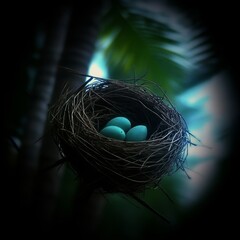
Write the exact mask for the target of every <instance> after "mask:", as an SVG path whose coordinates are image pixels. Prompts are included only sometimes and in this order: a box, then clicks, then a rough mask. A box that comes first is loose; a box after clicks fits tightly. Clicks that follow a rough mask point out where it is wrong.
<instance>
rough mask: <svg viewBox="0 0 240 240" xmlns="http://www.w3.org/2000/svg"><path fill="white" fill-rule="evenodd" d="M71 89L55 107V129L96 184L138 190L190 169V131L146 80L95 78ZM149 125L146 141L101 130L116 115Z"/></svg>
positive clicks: (63, 147)
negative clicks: (129, 139)
mask: <svg viewBox="0 0 240 240" xmlns="http://www.w3.org/2000/svg"><path fill="white" fill-rule="evenodd" d="M95 80H96V82H95V83H93V84H87V82H86V83H85V84H83V85H82V86H81V87H80V88H79V89H78V90H77V91H75V92H72V93H71V92H65V94H63V95H61V97H60V99H59V101H58V102H57V103H56V104H54V106H52V108H51V110H50V116H51V124H52V132H53V136H54V139H55V141H56V143H57V145H58V146H59V148H60V151H61V153H62V155H63V157H64V158H65V159H66V161H68V162H70V164H71V166H72V167H73V169H74V170H75V171H76V172H77V174H78V175H79V176H80V177H82V178H83V179H84V180H85V181H86V182H88V183H89V184H92V185H93V186H94V187H95V188H101V189H103V190H105V191H106V192H123V193H134V192H141V191H143V190H144V189H146V188H149V187H156V186H158V185H159V182H160V181H161V180H162V178H163V177H164V176H166V175H169V174H171V173H172V172H174V171H176V170H178V169H179V168H181V169H184V167H183V164H184V161H185V159H186V156H187V150H188V144H189V143H190V141H189V132H188V128H187V125H186V123H185V121H184V119H183V117H182V116H181V114H179V113H178V112H177V111H176V109H175V108H174V107H173V106H172V105H171V103H170V102H169V100H168V98H167V97H166V96H165V95H164V94H162V96H158V95H156V94H153V93H152V92H151V91H150V90H149V89H148V88H147V86H145V85H144V84H138V83H137V82H135V83H130V82H125V81H120V80H109V79H100V78H95ZM117 116H124V117H127V118H128V119H130V120H131V122H132V125H138V124H144V125H146V126H147V128H148V137H147V140H146V141H140V142H127V141H120V140H116V139H111V138H108V137H105V136H103V135H101V134H100V133H99V131H100V130H101V129H102V128H103V126H104V125H105V124H106V122H108V121H109V120H110V119H112V118H113V117H117Z"/></svg>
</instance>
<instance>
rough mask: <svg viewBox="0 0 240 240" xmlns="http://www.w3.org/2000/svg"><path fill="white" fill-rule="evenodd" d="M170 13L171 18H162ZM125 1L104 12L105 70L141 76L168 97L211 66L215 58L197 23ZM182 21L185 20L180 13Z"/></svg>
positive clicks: (114, 74)
mask: <svg viewBox="0 0 240 240" xmlns="http://www.w3.org/2000/svg"><path fill="white" fill-rule="evenodd" d="M168 18H169V22H168V21H166V19H168ZM168 18H165V20H164V21H163V20H162V18H161V16H159V14H157V13H153V12H151V11H148V10H146V9H144V8H140V7H137V6H135V5H133V4H131V3H127V1H125V2H124V4H123V2H121V1H115V2H114V4H113V5H112V6H111V8H110V11H108V12H107V13H106V15H105V17H104V24H103V26H104V27H103V28H102V31H101V42H102V43H104V42H106V41H108V44H107V46H106V47H105V48H104V54H105V60H106V63H107V66H108V70H109V75H110V76H111V77H115V78H121V79H124V78H125V77H129V74H130V75H131V77H133V76H136V77H139V76H145V78H146V79H149V80H152V81H155V82H156V83H158V84H160V85H161V86H162V87H163V89H164V90H165V91H166V92H167V93H168V95H169V96H171V95H173V94H176V93H179V92H180V91H182V90H183V89H185V88H186V87H188V86H189V87H190V85H191V86H192V85H194V84H195V83H198V82H199V81H202V80H203V79H204V78H207V77H209V76H210V75H211V74H213V73H214V71H215V68H214V66H215V63H216V59H215V58H214V55H213V51H212V49H211V46H210V44H209V39H208V38H207V36H206V34H205V32H204V30H203V28H202V27H200V26H193V25H192V26H191V24H188V26H187V27H185V28H184V27H179V24H176V23H175V24H174V23H173V22H172V21H170V19H171V16H170V15H169V16H168ZM180 21H182V22H184V21H185V22H186V17H185V16H184V15H183V14H182V15H181V19H180Z"/></svg>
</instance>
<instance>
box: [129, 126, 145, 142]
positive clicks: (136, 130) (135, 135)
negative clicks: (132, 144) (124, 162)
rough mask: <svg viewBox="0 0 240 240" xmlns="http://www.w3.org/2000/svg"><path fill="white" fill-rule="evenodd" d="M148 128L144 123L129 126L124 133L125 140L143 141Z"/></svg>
mask: <svg viewBox="0 0 240 240" xmlns="http://www.w3.org/2000/svg"><path fill="white" fill-rule="evenodd" d="M147 134H148V130H147V127H146V126H145V125H137V126H135V127H133V128H131V129H130V130H129V131H128V132H127V134H126V138H125V140H126V141H144V140H146V138H147Z"/></svg>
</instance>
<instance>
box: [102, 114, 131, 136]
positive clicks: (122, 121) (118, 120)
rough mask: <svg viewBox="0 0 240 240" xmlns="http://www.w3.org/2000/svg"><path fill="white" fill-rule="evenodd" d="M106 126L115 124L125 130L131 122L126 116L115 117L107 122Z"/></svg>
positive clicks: (129, 126)
mask: <svg viewBox="0 0 240 240" xmlns="http://www.w3.org/2000/svg"><path fill="white" fill-rule="evenodd" d="M106 126H117V127H120V128H122V129H123V130H124V131H125V132H127V131H128V130H129V129H130V128H131V122H130V121H129V120H128V119H127V118H126V117H115V118H113V119H111V120H110V121H109V122H107V124H106Z"/></svg>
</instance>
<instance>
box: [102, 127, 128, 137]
mask: <svg viewBox="0 0 240 240" xmlns="http://www.w3.org/2000/svg"><path fill="white" fill-rule="evenodd" d="M100 133H101V134H102V135H104V136H105V137H109V138H114V139H117V140H124V139H125V137H126V134H125V132H124V130H123V129H122V128H120V127H117V126H106V127H104V128H103V129H102V130H101V131H100Z"/></svg>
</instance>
